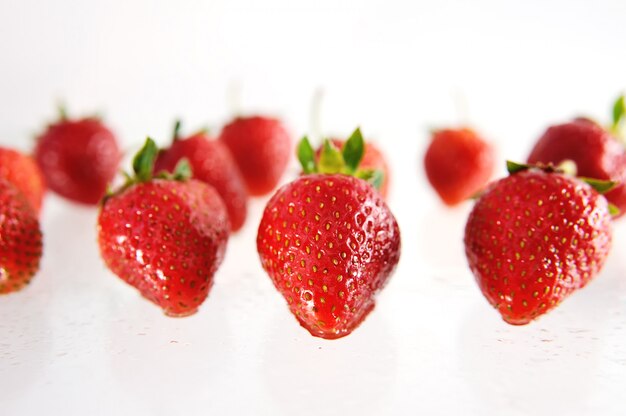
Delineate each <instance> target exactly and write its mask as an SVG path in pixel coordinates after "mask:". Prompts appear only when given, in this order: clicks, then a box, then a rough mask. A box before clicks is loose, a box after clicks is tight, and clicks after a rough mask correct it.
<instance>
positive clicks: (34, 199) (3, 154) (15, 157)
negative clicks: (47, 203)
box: [0, 147, 46, 215]
mask: <svg viewBox="0 0 626 416" xmlns="http://www.w3.org/2000/svg"><path fill="white" fill-rule="evenodd" d="M0 178H3V179H6V180H8V181H9V182H11V183H12V184H13V186H15V187H16V188H17V189H18V190H19V191H20V192H22V193H23V194H24V196H25V197H26V199H27V200H28V202H30V204H31V206H32V207H33V209H34V210H35V213H36V214H37V215H39V212H40V211H41V204H42V202H43V196H44V194H45V192H46V186H45V183H44V179H43V175H42V173H41V170H39V166H37V163H36V162H35V160H34V159H33V158H32V157H30V156H27V155H25V154H23V153H21V152H18V151H17V150H14V149H8V148H5V147H0Z"/></svg>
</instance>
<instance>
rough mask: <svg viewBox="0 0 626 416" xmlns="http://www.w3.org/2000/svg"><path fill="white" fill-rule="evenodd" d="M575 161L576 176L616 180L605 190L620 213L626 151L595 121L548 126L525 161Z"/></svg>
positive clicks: (625, 195) (625, 192)
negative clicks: (609, 188)
mask: <svg viewBox="0 0 626 416" xmlns="http://www.w3.org/2000/svg"><path fill="white" fill-rule="evenodd" d="M564 160H572V161H574V162H575V163H576V168H577V173H576V175H577V176H583V177H588V178H595V179H602V180H612V181H617V182H619V184H618V185H617V186H616V187H615V188H613V189H612V190H611V191H610V192H608V193H606V194H605V197H606V198H607V199H608V200H609V202H611V203H613V204H615V206H617V208H619V210H620V215H623V214H624V212H625V210H626V153H625V152H624V147H623V146H622V144H621V143H619V142H618V141H617V140H615V138H613V137H612V136H611V134H609V133H608V132H607V131H606V130H605V129H604V128H602V127H601V126H599V125H598V124H596V123H595V122H593V121H591V120H588V119H584V118H577V119H575V120H573V121H570V122H569V123H565V124H559V125H556V126H552V127H550V128H548V129H547V130H546V132H545V133H544V134H543V135H542V136H541V137H540V138H539V140H538V141H537V143H536V144H535V147H534V148H533V150H532V151H531V153H530V155H529V156H528V163H532V164H536V163H539V162H542V163H546V164H547V163H552V164H554V165H558V164H560V163H561V162H563V161H564Z"/></svg>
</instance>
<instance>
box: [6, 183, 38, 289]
mask: <svg viewBox="0 0 626 416" xmlns="http://www.w3.org/2000/svg"><path fill="white" fill-rule="evenodd" d="M42 250H43V249H42V237H41V228H40V227H39V221H38V220H37V214H36V213H35V211H34V209H33V207H32V205H31V204H30V202H28V201H27V200H26V198H25V196H24V194H23V193H22V192H20V191H18V190H17V188H15V187H14V186H13V184H11V183H10V182H9V181H7V180H5V179H0V294H3V293H9V292H14V291H17V290H20V289H22V288H23V287H24V286H26V285H27V284H28V283H29V282H30V280H31V278H32V277H33V276H34V275H35V273H37V271H38V270H39V261H40V260H41V255H42Z"/></svg>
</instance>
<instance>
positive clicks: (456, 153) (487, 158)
mask: <svg viewBox="0 0 626 416" xmlns="http://www.w3.org/2000/svg"><path fill="white" fill-rule="evenodd" d="M494 163H495V152H494V149H493V146H492V145H491V144H490V143H489V142H487V141H485V140H484V139H482V138H481V137H480V136H479V135H478V134H476V132H474V131H473V130H471V129H469V128H460V129H443V130H436V131H434V132H433V137H432V141H431V142H430V144H429V146H428V149H427V151H426V154H425V155H424V169H425V171H426V176H427V177H428V181H429V182H430V184H431V185H432V187H433V188H434V189H435V191H436V192H437V194H438V195H439V197H440V198H441V200H442V201H443V202H444V203H445V204H446V205H448V206H453V205H457V204H459V203H461V202H463V201H464V200H466V199H468V198H470V197H472V196H473V195H475V194H476V193H477V192H479V191H480V190H481V189H482V188H483V187H484V186H485V184H486V183H487V181H488V180H489V178H490V177H491V175H492V173H493V170H494Z"/></svg>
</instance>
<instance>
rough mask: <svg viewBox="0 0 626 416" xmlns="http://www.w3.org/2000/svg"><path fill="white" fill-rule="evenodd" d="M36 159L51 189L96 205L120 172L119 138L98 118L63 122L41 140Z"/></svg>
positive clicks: (62, 116)
mask: <svg viewBox="0 0 626 416" xmlns="http://www.w3.org/2000/svg"><path fill="white" fill-rule="evenodd" d="M35 159H36V160H37V164H38V165H39V167H40V168H41V171H42V172H43V175H44V178H45V180H46V183H47V185H48V187H49V188H50V189H51V190H53V191H54V192H56V193H57V194H59V195H61V196H63V197H65V198H67V199H70V200H72V201H74V202H79V203H82V204H87V205H96V204H97V203H98V202H99V201H100V199H101V198H102V197H103V196H104V194H105V192H106V189H107V186H108V185H109V183H110V182H111V180H112V179H113V177H114V176H115V174H116V173H117V168H118V165H119V162H120V159H121V153H120V150H119V148H118V144H117V139H116V138H115V136H114V135H113V133H112V132H111V131H110V130H109V129H108V128H107V127H106V126H105V125H104V124H102V122H101V121H100V120H99V119H97V118H84V119H80V120H69V119H68V118H66V117H65V115H64V113H62V114H61V119H60V120H59V121H58V122H56V123H54V124H52V125H50V126H48V128H47V130H46V131H45V132H44V133H43V134H42V135H41V136H39V138H38V139H37V146H36V148H35Z"/></svg>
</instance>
